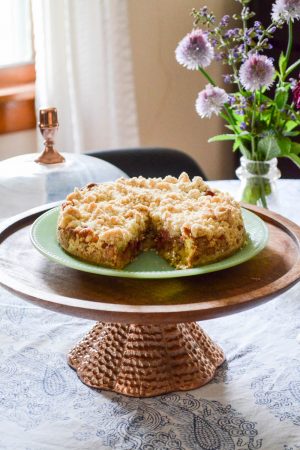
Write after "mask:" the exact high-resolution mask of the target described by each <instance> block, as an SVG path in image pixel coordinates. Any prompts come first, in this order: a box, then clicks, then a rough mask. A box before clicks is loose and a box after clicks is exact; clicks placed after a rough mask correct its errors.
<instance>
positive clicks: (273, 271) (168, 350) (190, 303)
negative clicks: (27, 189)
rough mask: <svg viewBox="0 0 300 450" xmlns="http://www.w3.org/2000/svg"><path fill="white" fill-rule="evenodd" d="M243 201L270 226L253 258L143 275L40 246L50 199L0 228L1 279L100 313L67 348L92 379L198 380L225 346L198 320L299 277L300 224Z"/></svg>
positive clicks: (132, 382)
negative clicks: (165, 275)
mask: <svg viewBox="0 0 300 450" xmlns="http://www.w3.org/2000/svg"><path fill="white" fill-rule="evenodd" d="M51 206H54V205H51ZM246 207H247V208H248V209H250V210H252V211H254V212H256V214H258V215H259V216H260V217H261V218H262V219H263V220H264V221H265V222H266V224H267V225H268V228H269V242H268V244H267V246H266V248H265V249H264V250H263V251H262V252H261V253H259V254H258V255H257V256H256V257H254V258H253V259H251V260H250V261H248V262H245V263H243V264H241V265H239V266H236V267H233V268H231V269H226V270H223V271H220V272H214V273H209V274H205V275H198V276H192V277H185V278H172V279H161V280H155V279H153V280H145V279H130V278H112V277H105V276H101V275H93V274H90V273H85V272H79V271H76V270H74V269H70V268H68V267H64V266H61V265H58V264H56V263H54V262H51V261H50V260H48V259H47V258H45V257H44V256H42V255H40V254H39V253H38V252H37V250H36V249H35V248H34V247H33V246H32V244H31V241H30V227H31V225H32V223H33V221H34V220H35V219H36V218H37V217H38V216H39V215H40V214H42V213H44V212H45V211H47V210H48V209H49V208H50V205H45V206H43V207H40V208H37V209H35V210H31V211H27V212H26V213H24V214H22V215H20V216H17V217H15V218H13V219H12V220H11V221H10V222H7V223H6V224H4V225H3V226H2V228H1V229H0V282H1V284H3V286H5V287H6V288H8V289H10V290H12V291H13V292H15V293H17V294H19V295H20V296H21V297H23V298H24V299H26V300H28V301H31V302H33V303H35V304H38V305H39V306H41V307H44V308H48V309H51V310H54V311H57V312H60V313H65V314H69V315H74V316H77V317H84V318H88V319H92V320H95V321H98V323H97V324H96V325H95V326H94V328H93V329H92V330H91V331H90V333H89V334H88V335H87V336H86V337H85V338H84V339H83V340H82V341H81V342H80V343H79V344H78V345H76V346H75V347H74V348H73V350H72V351H71V353H70V355H69V364H70V365H71V366H72V367H73V368H74V369H75V370H76V371H77V374H78V376H79V377H80V379H81V380H82V381H83V382H84V383H86V384H88V385H89V386H92V387H97V388H102V389H109V390H113V391H116V392H120V393H123V394H126V395H132V396H145V397H148V396H152V395H159V394H163V393H166V392H170V391H177V390H187V389H192V388H196V387H199V386H201V385H203V384H205V383H207V382H208V381H209V380H210V379H211V378H213V376H214V372H215V369H216V368H217V367H218V366H219V365H220V364H221V363H222V361H223V360H224V355H223V352H222V350H221V349H220V348H219V347H218V346H217V345H216V344H214V343H213V342H212V341H211V339H210V338H209V337H208V336H207V335H206V334H205V332H204V331H203V330H202V329H201V328H200V327H199V326H198V325H197V324H196V323H195V321H196V320H206V319H211V318H215V317H222V316H226V315H227V314H230V313H233V312H238V311H241V310H243V309H247V308H251V307H254V306H256V305H258V304H260V303H263V302H265V301H266V300H270V299H271V298H273V297H274V296H276V295H278V294H279V293H281V292H284V291H285V290H287V289H288V288H289V287H290V286H292V285H293V284H294V283H296V281H297V280H298V279H299V278H300V245H299V238H300V228H299V227H298V226H297V225H296V224H294V223H292V222H290V221H289V220H287V219H285V218H283V217H281V216H279V215H277V214H274V213H272V212H270V211H266V210H263V209H261V208H255V207H249V206H248V205H246ZM241 327H242V324H241Z"/></svg>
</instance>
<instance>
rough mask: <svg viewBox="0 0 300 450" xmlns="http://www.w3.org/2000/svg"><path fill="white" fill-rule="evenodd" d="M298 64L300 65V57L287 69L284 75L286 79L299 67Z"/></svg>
mask: <svg viewBox="0 0 300 450" xmlns="http://www.w3.org/2000/svg"><path fill="white" fill-rule="evenodd" d="M298 66H300V59H298V60H297V61H296V62H294V64H292V65H291V66H290V67H289V68H288V69H287V70H286V71H285V77H284V79H286V77H287V76H289V74H290V73H292V72H293V71H294V70H295V69H297V67H298Z"/></svg>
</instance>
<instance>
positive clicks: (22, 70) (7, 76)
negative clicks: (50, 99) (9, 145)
mask: <svg viewBox="0 0 300 450" xmlns="http://www.w3.org/2000/svg"><path fill="white" fill-rule="evenodd" d="M35 127H36V116H35V66H34V64H33V63H26V64H18V65H14V66H6V67H2V68H0V134H5V133H12V132H17V131H23V130H30V129H33V128H35Z"/></svg>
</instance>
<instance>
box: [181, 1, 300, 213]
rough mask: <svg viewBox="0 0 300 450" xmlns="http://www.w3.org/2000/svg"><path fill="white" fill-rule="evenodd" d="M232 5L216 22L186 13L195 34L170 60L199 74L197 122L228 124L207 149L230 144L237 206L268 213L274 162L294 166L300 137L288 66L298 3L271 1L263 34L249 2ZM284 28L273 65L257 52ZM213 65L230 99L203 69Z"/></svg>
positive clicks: (298, 105) (299, 161) (299, 157)
mask: <svg viewBox="0 0 300 450" xmlns="http://www.w3.org/2000/svg"><path fill="white" fill-rule="evenodd" d="M236 1H237V2H238V3H240V12H239V13H237V14H234V15H232V16H229V15H226V16H224V17H223V18H222V19H221V21H220V22H217V20H216V17H215V15H214V14H213V13H212V12H211V11H209V10H208V8H207V7H206V6H205V7H203V8H201V9H200V10H196V9H193V11H192V16H193V18H194V29H193V30H192V32H191V33H189V34H188V35H187V36H185V37H184V38H183V39H182V40H181V41H180V42H179V44H178V46H177V48H176V51H175V55H176V59H177V61H178V62H179V64H181V65H183V66H184V67H186V68H187V69H190V70H198V71H199V72H201V74H202V75H203V76H204V77H205V78H206V80H207V81H208V84H207V85H206V87H205V89H203V90H202V91H201V92H200V93H199V94H198V98H197V100H196V111H197V113H198V114H199V115H200V116H201V117H202V118H204V117H208V118H210V117H211V116H212V114H216V115H221V116H222V118H223V119H224V120H225V121H226V123H227V124H226V127H227V129H228V133H225V134H221V135H218V136H214V137H213V138H211V139H210V140H209V142H216V141H233V151H236V150H239V151H240V152H241V154H242V158H241V167H240V168H239V169H238V170H237V175H238V177H239V178H240V179H241V180H242V181H243V183H242V185H243V195H242V200H244V201H246V202H248V203H252V204H258V205H262V206H264V207H267V206H268V198H269V196H270V195H271V194H272V189H273V185H272V183H273V181H274V180H275V179H276V178H279V177H280V172H279V170H278V169H277V158H278V157H286V158H289V159H291V160H292V161H293V162H294V163H295V164H296V165H297V166H298V167H300V143H297V142H295V138H297V136H299V135H300V131H299V125H300V111H299V110H300V81H299V80H296V79H294V78H291V75H292V74H293V73H294V71H295V70H296V69H297V68H298V67H299V66H300V59H298V60H297V61H295V62H293V63H292V64H291V63H290V56H291V51H292V46H293V23H294V20H299V19H300V0H276V1H275V3H274V4H273V8H272V11H270V25H269V26H268V27H265V26H263V24H262V23H261V22H259V21H257V20H255V13H254V12H253V11H252V10H251V8H250V6H249V4H250V3H251V0H236ZM200 26H201V27H202V29H201V28H199V27H200ZM285 26H287V27H288V41H287V48H286V51H285V52H282V53H281V55H280V57H279V58H278V61H274V59H273V58H272V57H270V56H267V55H266V54H264V53H265V52H266V53H268V52H269V53H270V50H271V49H272V43H271V42H272V38H273V37H274V34H275V33H276V32H277V30H278V29H281V28H283V27H285ZM213 60H217V61H222V63H223V64H224V65H226V66H227V69H226V73H225V74H224V75H223V77H224V82H225V83H227V84H228V85H229V87H230V89H229V90H228V91H229V92H226V91H225V90H224V89H223V88H221V87H218V86H217V85H216V83H215V81H214V80H213V79H212V77H211V76H210V75H209V73H208V71H207V70H206V68H207V67H208V66H209V65H210V64H211V62H212V61H213ZM271 88H272V89H271ZM270 92H271V93H270Z"/></svg>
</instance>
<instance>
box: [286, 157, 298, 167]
mask: <svg viewBox="0 0 300 450" xmlns="http://www.w3.org/2000/svg"><path fill="white" fill-rule="evenodd" d="M286 157H287V158H289V159H291V160H292V161H293V162H294V163H295V164H296V166H298V167H299V169H300V157H299V156H298V155H295V154H294V153H290V154H289V155H287V156H286Z"/></svg>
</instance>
